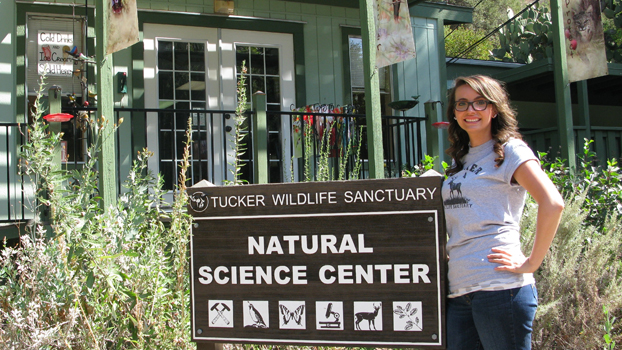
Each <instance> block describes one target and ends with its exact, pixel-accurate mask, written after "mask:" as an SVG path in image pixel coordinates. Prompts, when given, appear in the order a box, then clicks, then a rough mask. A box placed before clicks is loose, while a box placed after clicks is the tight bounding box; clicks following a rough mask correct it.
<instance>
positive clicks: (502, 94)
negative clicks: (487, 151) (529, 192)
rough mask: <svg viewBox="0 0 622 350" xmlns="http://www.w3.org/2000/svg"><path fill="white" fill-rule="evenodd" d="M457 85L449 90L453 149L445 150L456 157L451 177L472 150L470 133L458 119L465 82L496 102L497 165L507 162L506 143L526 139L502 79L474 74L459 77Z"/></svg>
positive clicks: (494, 131)
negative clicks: (458, 101)
mask: <svg viewBox="0 0 622 350" xmlns="http://www.w3.org/2000/svg"><path fill="white" fill-rule="evenodd" d="M454 83H455V84H454V88H453V89H451V90H450V92H449V98H448V100H449V103H448V106H447V119H448V120H449V129H448V132H449V143H450V146H449V148H448V149H447V150H446V151H445V153H447V154H448V155H450V156H451V158H452V159H453V160H454V163H453V165H452V166H451V167H450V168H448V169H447V175H449V176H451V175H454V174H455V173H457V172H459V171H461V170H462V168H463V167H464V164H463V163H462V159H463V158H464V156H465V155H466V154H467V153H469V134H467V132H466V131H464V130H463V129H462V128H461V127H460V125H458V121H457V120H456V119H455V116H456V115H455V107H456V89H457V88H458V87H460V86H462V85H468V86H470V87H471V88H472V89H473V90H475V91H476V92H477V93H478V94H480V95H481V96H483V97H484V98H486V99H487V100H489V101H490V102H492V103H493V105H494V106H495V108H496V109H497V117H496V118H493V119H492V121H491V131H492V138H493V140H494V141H495V143H494V151H495V153H496V154H497V155H498V157H497V158H495V163H496V166H497V167H498V166H500V165H501V164H503V161H504V160H505V153H504V152H503V144H505V143H506V142H508V141H509V140H510V139H511V138H515V139H522V136H521V135H520V133H519V132H518V122H517V121H516V112H515V111H514V109H513V108H512V107H511V106H510V99H509V97H508V93H507V91H506V89H505V86H504V84H503V83H502V82H500V81H498V80H496V79H493V78H491V77H488V76H485V75H472V76H468V77H458V78H456V80H455V81H454Z"/></svg>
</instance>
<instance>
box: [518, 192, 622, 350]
mask: <svg viewBox="0 0 622 350" xmlns="http://www.w3.org/2000/svg"><path fill="white" fill-rule="evenodd" d="M584 203H585V193H583V194H574V195H573V196H570V197H567V200H566V208H565V210H564V213H563V215H562V219H561V223H560V226H559V229H558V230H557V235H556V236H555V239H554V240H553V244H552V245H551V248H550V251H549V253H548V255H547V257H546V259H545V260H544V262H543V264H542V266H541V267H540V269H539V270H538V271H536V273H535V274H534V275H535V278H536V285H537V286H538V295H539V304H540V306H539V307H538V312H537V313H536V320H535V322H534V330H533V339H532V343H533V347H534V349H599V348H602V344H603V343H604V341H603V336H604V334H605V332H604V330H603V324H604V319H605V315H604V313H603V311H602V310H603V307H608V308H609V309H610V310H611V311H612V313H615V314H619V313H620V308H621V306H622V280H621V279H620V273H621V272H622V266H621V265H620V262H619V259H620V257H621V256H620V255H621V252H622V222H621V220H620V217H619V216H617V215H614V216H609V218H608V219H607V220H606V221H605V222H604V223H603V224H602V226H601V227H595V226H593V225H586V224H585V220H586V218H587V216H588V212H587V211H585V210H584V208H583V206H584ZM536 217H537V206H536V205H535V203H534V202H533V200H530V201H529V202H528V203H527V205H526V206H525V212H524V215H523V220H522V222H521V228H522V232H521V239H522V240H523V251H524V252H529V251H530V249H531V246H532V244H533V243H532V242H533V237H534V233H535V227H536ZM610 336H611V337H612V338H613V339H614V340H617V342H618V343H619V340H620V339H621V338H622V337H621V335H620V332H619V331H615V330H614V333H613V334H611V335H610Z"/></svg>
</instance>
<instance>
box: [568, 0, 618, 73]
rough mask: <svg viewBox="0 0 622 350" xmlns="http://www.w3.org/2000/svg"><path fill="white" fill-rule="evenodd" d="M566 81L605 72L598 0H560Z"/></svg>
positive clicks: (603, 42)
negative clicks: (564, 39) (564, 41)
mask: <svg viewBox="0 0 622 350" xmlns="http://www.w3.org/2000/svg"><path fill="white" fill-rule="evenodd" d="M562 6H563V12H564V34H565V36H566V61H567V65H568V81H569V82H574V81H579V80H586V79H591V78H596V77H600V76H603V75H607V74H608V70H607V54H606V52H605V38H604V36H603V24H602V20H601V15H600V1H599V0H565V1H562Z"/></svg>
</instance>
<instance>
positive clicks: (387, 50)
mask: <svg viewBox="0 0 622 350" xmlns="http://www.w3.org/2000/svg"><path fill="white" fill-rule="evenodd" d="M375 1H376V6H375V9H376V68H382V67H385V66H389V65H391V64H394V63H398V62H402V61H406V60H409V59H411V58H415V56H416V53H415V40H414V38H413V32H412V27H411V25H410V11H409V10H408V1H407V0H375Z"/></svg>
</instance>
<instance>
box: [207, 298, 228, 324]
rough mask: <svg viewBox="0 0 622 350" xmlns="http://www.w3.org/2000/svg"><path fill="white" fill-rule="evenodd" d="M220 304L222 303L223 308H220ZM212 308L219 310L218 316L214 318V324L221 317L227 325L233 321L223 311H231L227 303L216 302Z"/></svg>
mask: <svg viewBox="0 0 622 350" xmlns="http://www.w3.org/2000/svg"><path fill="white" fill-rule="evenodd" d="M218 305H222V309H220V310H218ZM210 310H212V311H216V312H218V315H216V317H214V319H213V320H212V324H216V321H218V319H219V318H222V320H223V321H224V322H225V324H226V325H229V323H231V322H229V320H228V319H227V318H226V317H225V315H223V313H222V312H223V311H231V309H230V308H229V307H228V306H227V305H226V304H224V303H216V304H214V306H212V308H211V309H210Z"/></svg>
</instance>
